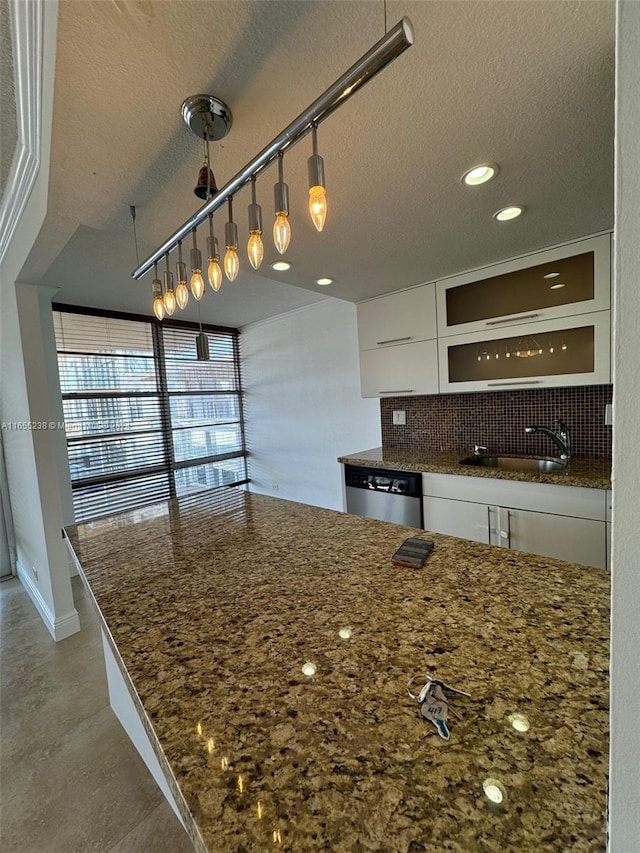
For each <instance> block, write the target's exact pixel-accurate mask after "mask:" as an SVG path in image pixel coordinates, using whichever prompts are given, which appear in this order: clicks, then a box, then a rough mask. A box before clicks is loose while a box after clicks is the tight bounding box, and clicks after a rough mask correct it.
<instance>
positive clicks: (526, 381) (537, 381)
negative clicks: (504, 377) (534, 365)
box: [487, 379, 542, 388]
mask: <svg viewBox="0 0 640 853" xmlns="http://www.w3.org/2000/svg"><path fill="white" fill-rule="evenodd" d="M541 382H542V379H520V381H519V382H487V386H489V387H491V388H499V387H500V386H503V387H504V386H506V385H540V384H541Z"/></svg>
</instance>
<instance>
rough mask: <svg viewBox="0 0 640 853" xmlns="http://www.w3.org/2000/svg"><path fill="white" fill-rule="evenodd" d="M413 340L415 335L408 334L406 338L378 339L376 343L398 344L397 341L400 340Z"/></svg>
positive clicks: (378, 344)
mask: <svg viewBox="0 0 640 853" xmlns="http://www.w3.org/2000/svg"><path fill="white" fill-rule="evenodd" d="M412 340H413V336H412V335H408V336H407V337H406V338H389V340H388V341H376V345H377V346H379V347H381V346H382V344H397V343H400V341H412Z"/></svg>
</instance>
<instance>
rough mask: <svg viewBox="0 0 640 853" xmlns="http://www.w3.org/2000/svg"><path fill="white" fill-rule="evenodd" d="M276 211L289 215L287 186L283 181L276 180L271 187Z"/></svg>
mask: <svg viewBox="0 0 640 853" xmlns="http://www.w3.org/2000/svg"><path fill="white" fill-rule="evenodd" d="M273 197H274V201H275V210H276V213H286V214H287V216H288V215H289V187H288V185H287V184H285V182H284V181H278V182H277V183H276V184H274V187H273Z"/></svg>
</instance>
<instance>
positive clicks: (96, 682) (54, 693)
mask: <svg viewBox="0 0 640 853" xmlns="http://www.w3.org/2000/svg"><path fill="white" fill-rule="evenodd" d="M73 586H74V595H75V596H76V606H77V609H78V612H79V614H80V620H81V623H82V626H83V627H82V630H81V631H80V633H79V634H76V635H74V636H73V637H69V638H68V639H67V640H63V641H62V642H60V643H54V642H53V640H52V639H51V637H50V635H49V632H48V631H47V629H46V628H45V627H44V625H43V624H42V621H41V620H40V617H39V615H38V613H37V611H36V609H35V607H34V606H33V604H32V603H31V600H30V599H29V597H28V596H27V594H26V592H25V591H24V589H23V587H22V585H21V584H20V582H19V581H18V580H17V579H13V580H9V581H4V582H2V583H0V677H1V681H0V806H1V813H0V850H2V853H14V851H15V853H17V851H20V853H189V851H193V846H192V845H191V842H190V841H189V839H188V837H187V835H186V833H185V832H184V830H183V828H182V826H181V825H180V823H179V821H178V820H177V818H176V817H175V815H174V814H173V811H172V810H171V808H170V807H169V805H168V803H167V802H166V800H165V799H164V797H163V795H162V793H161V792H160V789H159V788H158V787H157V785H156V783H155V782H154V780H153V778H152V777H151V775H150V774H149V772H148V771H147V768H146V767H145V765H144V764H143V762H142V759H141V758H140V757H139V755H138V753H137V752H136V750H135V749H134V747H133V746H132V744H131V742H130V741H129V739H128V738H127V736H126V735H125V733H124V731H123V730H122V728H121V726H120V723H119V722H118V720H117V719H116V717H115V716H114V714H113V712H112V711H111V708H110V707H109V698H108V693H107V682H106V675H105V671H104V661H103V658H102V643H101V639H100V629H99V625H98V621H97V617H96V614H95V612H94V610H93V607H92V605H91V602H90V600H89V599H88V598H87V597H86V595H85V592H84V589H83V587H82V584H81V582H80V579H79V578H74V579H73Z"/></svg>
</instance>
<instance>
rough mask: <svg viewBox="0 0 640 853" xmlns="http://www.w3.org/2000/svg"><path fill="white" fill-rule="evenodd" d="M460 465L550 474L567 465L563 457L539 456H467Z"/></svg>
mask: <svg viewBox="0 0 640 853" xmlns="http://www.w3.org/2000/svg"><path fill="white" fill-rule="evenodd" d="M460 464H461V465H475V466H476V467H477V468H502V469H503V470H506V471H531V472H536V471H537V472H538V473H541V474H552V473H553V472H554V471H562V470H564V469H565V468H566V467H567V463H566V460H564V459H549V458H546V457H541V456H467V457H466V458H465V459H461V460H460Z"/></svg>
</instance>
